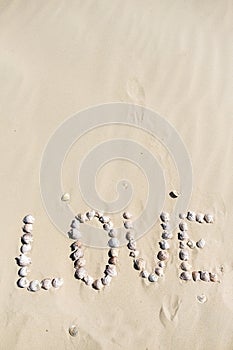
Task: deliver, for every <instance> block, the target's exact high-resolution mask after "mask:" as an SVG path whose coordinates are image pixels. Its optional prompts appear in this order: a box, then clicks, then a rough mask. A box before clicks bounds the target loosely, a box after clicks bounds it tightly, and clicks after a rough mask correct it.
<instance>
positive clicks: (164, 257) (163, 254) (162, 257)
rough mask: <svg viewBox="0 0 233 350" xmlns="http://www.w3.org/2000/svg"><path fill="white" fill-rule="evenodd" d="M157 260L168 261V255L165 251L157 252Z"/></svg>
mask: <svg viewBox="0 0 233 350" xmlns="http://www.w3.org/2000/svg"><path fill="white" fill-rule="evenodd" d="M157 258H158V259H159V260H161V261H165V260H168V259H169V253H168V252H167V251H165V250H160V251H159V252H158V255H157Z"/></svg>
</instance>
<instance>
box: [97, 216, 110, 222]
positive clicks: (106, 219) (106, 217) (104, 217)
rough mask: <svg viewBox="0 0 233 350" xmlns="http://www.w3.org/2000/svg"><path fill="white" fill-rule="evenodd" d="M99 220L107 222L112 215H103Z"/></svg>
mask: <svg viewBox="0 0 233 350" xmlns="http://www.w3.org/2000/svg"><path fill="white" fill-rule="evenodd" d="M99 221H100V222H101V224H107V223H108V222H109V221H110V217H108V216H101V217H100V218H99Z"/></svg>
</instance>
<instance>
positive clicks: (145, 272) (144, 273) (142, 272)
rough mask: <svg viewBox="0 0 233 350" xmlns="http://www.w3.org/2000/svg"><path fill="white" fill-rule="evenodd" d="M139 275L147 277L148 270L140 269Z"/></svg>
mask: <svg viewBox="0 0 233 350" xmlns="http://www.w3.org/2000/svg"><path fill="white" fill-rule="evenodd" d="M140 276H141V277H142V278H148V277H149V272H148V271H146V270H143V271H141V273H140Z"/></svg>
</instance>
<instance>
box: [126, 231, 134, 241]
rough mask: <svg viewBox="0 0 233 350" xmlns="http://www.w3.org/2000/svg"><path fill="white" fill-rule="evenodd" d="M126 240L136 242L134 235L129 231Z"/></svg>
mask: <svg viewBox="0 0 233 350" xmlns="http://www.w3.org/2000/svg"><path fill="white" fill-rule="evenodd" d="M125 238H126V239H127V240H128V241H130V240H134V234H133V233H132V232H130V231H128V232H127V233H126V235H125Z"/></svg>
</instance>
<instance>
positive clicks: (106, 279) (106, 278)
mask: <svg viewBox="0 0 233 350" xmlns="http://www.w3.org/2000/svg"><path fill="white" fill-rule="evenodd" d="M111 281H112V277H111V276H109V275H106V276H104V277H103V278H102V283H103V285H104V286H110V283H111Z"/></svg>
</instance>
